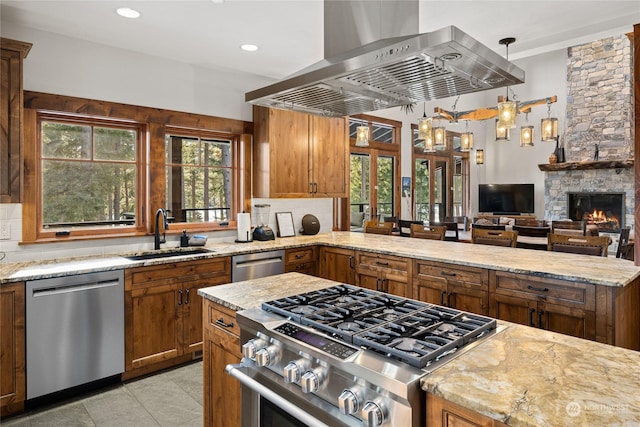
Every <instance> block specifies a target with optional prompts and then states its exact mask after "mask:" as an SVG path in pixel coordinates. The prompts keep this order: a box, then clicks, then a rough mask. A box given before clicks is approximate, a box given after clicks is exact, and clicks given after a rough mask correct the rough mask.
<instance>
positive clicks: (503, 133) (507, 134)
mask: <svg viewBox="0 0 640 427" xmlns="http://www.w3.org/2000/svg"><path fill="white" fill-rule="evenodd" d="M510 140H511V130H510V129H509V128H507V127H504V126H500V120H498V119H496V141H510Z"/></svg>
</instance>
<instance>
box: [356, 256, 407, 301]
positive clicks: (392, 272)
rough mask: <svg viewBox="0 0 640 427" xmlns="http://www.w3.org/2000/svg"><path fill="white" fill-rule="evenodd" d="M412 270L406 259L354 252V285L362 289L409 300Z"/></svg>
mask: <svg viewBox="0 0 640 427" xmlns="http://www.w3.org/2000/svg"><path fill="white" fill-rule="evenodd" d="M412 269H413V268H412V261H411V260H410V259H408V258H402V257H397V256H392V255H382V254H378V253H373V252H361V251H358V252H356V284H357V285H358V286H361V287H363V288H367V289H373V290H376V291H382V292H387V293H390V294H393V295H397V296H400V297H405V298H411V297H412V289H411V282H412V280H411V279H412Z"/></svg>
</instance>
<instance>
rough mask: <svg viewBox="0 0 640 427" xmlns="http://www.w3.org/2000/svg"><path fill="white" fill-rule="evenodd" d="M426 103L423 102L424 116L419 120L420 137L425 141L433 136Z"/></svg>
mask: <svg viewBox="0 0 640 427" xmlns="http://www.w3.org/2000/svg"><path fill="white" fill-rule="evenodd" d="M425 104H426V103H425ZM425 104H423V113H422V118H421V119H420V120H418V139H422V140H424V141H426V140H427V139H428V138H431V135H432V126H431V118H429V117H427V111H426V106H425ZM425 147H426V145H425Z"/></svg>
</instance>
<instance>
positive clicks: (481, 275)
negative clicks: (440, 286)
mask: <svg viewBox="0 0 640 427" xmlns="http://www.w3.org/2000/svg"><path fill="white" fill-rule="evenodd" d="M415 271H416V272H415V275H416V277H417V278H418V279H421V278H422V279H425V280H431V279H432V278H433V277H438V278H442V279H445V280H446V281H447V283H451V284H454V285H462V286H464V285H471V286H474V287H477V286H487V284H488V282H489V272H488V270H485V269H482V268H474V267H463V266H456V265H452V264H445V263H438V262H429V261H416V270H415ZM487 289H488V288H487Z"/></svg>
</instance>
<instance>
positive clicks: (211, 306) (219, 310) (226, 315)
mask: <svg viewBox="0 0 640 427" xmlns="http://www.w3.org/2000/svg"><path fill="white" fill-rule="evenodd" d="M207 312H208V313H207V319H209V324H211V325H213V326H215V327H217V328H219V329H221V330H223V331H226V332H228V333H230V334H233V335H235V336H237V337H239V336H240V327H239V326H238V322H236V312H235V311H234V310H231V309H230V308H227V307H225V306H223V305H220V304H216V303H214V302H212V301H207Z"/></svg>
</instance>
